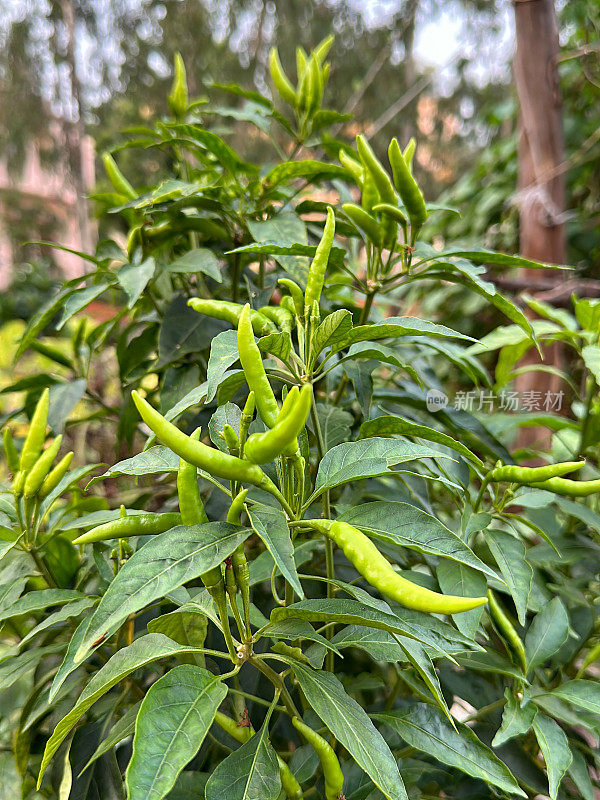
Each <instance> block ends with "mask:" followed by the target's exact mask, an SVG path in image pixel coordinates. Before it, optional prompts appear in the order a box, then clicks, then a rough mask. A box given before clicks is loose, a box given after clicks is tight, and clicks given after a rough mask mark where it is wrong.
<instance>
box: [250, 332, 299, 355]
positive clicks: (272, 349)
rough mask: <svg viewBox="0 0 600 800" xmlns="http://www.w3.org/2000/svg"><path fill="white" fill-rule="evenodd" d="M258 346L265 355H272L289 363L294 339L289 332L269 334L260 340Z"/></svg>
mask: <svg viewBox="0 0 600 800" xmlns="http://www.w3.org/2000/svg"><path fill="white" fill-rule="evenodd" d="M258 346H259V348H260V350H261V351H262V352H263V353H271V355H274V356H275V358H279V359H280V360H281V361H287V360H288V359H289V357H290V353H291V352H292V337H291V336H290V334H289V332H288V331H277V332H276V333H268V334H267V335H266V336H262V337H261V338H260V339H259V340H258Z"/></svg>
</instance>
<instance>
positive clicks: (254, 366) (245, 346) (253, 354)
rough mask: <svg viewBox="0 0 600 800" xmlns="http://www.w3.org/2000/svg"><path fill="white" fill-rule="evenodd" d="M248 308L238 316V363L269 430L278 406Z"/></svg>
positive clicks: (245, 307)
mask: <svg viewBox="0 0 600 800" xmlns="http://www.w3.org/2000/svg"><path fill="white" fill-rule="evenodd" d="M250 313H251V312H250V306H249V305H248V304H246V305H245V306H244V308H243V310H242V313H241V315H240V320H239V324H238V332H237V342H238V351H239V354H240V362H241V364H242V369H243V370H244V374H245V376H246V382H247V384H248V387H249V388H250V390H251V391H253V392H254V398H255V401H256V406H257V408H258V413H259V414H260V416H261V418H262V421H263V422H264V423H265V425H268V426H269V428H272V427H273V425H274V424H275V421H276V419H277V414H278V413H279V406H278V405H277V400H275V395H274V394H273V389H271V384H270V383H269V379H268V378H267V373H266V372H265V368H264V366H263V362H262V355H261V352H260V350H259V349H258V345H257V344H256V342H255V341H254V331H253V330H252V324H251V321H250Z"/></svg>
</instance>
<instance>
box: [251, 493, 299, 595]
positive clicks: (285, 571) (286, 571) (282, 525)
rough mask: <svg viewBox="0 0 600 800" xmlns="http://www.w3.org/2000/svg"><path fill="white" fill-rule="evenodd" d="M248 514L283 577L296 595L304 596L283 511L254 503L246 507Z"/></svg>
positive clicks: (255, 530)
mask: <svg viewBox="0 0 600 800" xmlns="http://www.w3.org/2000/svg"><path fill="white" fill-rule="evenodd" d="M248 516H249V517H250V524H251V525H252V528H253V530H254V532H255V533H256V534H258V536H260V538H261V539H262V541H263V542H264V544H265V547H266V548H267V550H268V551H269V553H270V554H271V556H272V557H273V560H274V562H275V563H276V564H277V566H278V567H279V570H280V572H281V574H282V575H283V577H284V578H285V579H286V580H287V581H288V582H289V583H290V584H291V586H292V587H293V589H294V591H295V592H296V594H297V595H298V597H300V598H302V597H304V592H303V590H302V584H301V583H300V579H299V578H298V573H297V572H296V564H295V562H294V545H293V544H292V539H291V536H290V530H289V528H288V525H287V519H286V516H285V514H284V513H283V511H280V510H279V509H278V508H273V506H266V505H263V504H262V503H256V504H255V505H253V506H251V507H250V508H249V509H248Z"/></svg>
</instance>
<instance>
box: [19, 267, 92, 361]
mask: <svg viewBox="0 0 600 800" xmlns="http://www.w3.org/2000/svg"><path fill="white" fill-rule="evenodd" d="M83 279H84V276H82V277H81V278H80V279H79V280H78V281H77V282H78V283H81V281H83ZM76 291H77V289H76V288H73V287H72V286H71V285H70V284H66V285H65V286H64V287H63V288H62V289H61V290H60V292H58V294H55V295H53V296H52V297H50V298H49V300H48V301H47V302H46V303H44V305H43V306H42V307H41V308H40V309H39V310H38V311H37V312H36V313H35V314H34V315H33V317H32V318H31V319H30V320H29V324H28V325H27V328H26V329H25V333H24V334H23V336H22V337H21V341H20V343H19V346H18V347H17V352H16V353H15V361H18V360H19V359H20V358H21V356H22V355H23V353H24V352H25V351H26V350H27V348H28V347H29V346H30V344H31V342H32V341H33V340H34V339H36V338H37V337H38V336H39V335H40V334H41V333H42V331H43V330H44V328H45V327H46V326H47V325H49V324H50V322H51V321H52V319H53V318H54V316H55V315H56V313H57V311H58V310H59V309H60V308H62V307H63V306H64V305H65V303H66V302H67V300H68V299H69V298H70V297H71V295H73V294H74V293H75V292H76Z"/></svg>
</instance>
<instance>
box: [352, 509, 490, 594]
mask: <svg viewBox="0 0 600 800" xmlns="http://www.w3.org/2000/svg"><path fill="white" fill-rule="evenodd" d="M341 519H342V520H343V521H344V522H349V523H350V524H351V525H354V526H355V527H357V528H360V529H361V530H363V531H366V532H367V533H369V534H370V535H372V536H374V537H376V538H377V539H382V540H384V541H388V542H394V544H397V545H399V546H400V547H410V548H411V549H412V550H416V551H417V552H419V553H428V554H430V555H434V556H439V557H441V558H449V559H451V560H452V561H457V562H460V563H462V564H467V565H468V566H470V567H473V568H474V569H476V570H479V571H480V572H484V573H485V574H486V575H490V576H491V577H496V576H495V573H494V571H493V570H491V569H490V568H489V567H488V566H487V565H486V564H484V563H483V561H481V560H480V559H479V558H478V557H477V556H476V555H475V553H474V552H473V551H472V550H471V548H470V547H469V546H468V545H466V544H465V543H464V542H463V540H462V539H459V537H458V536H457V535H456V534H455V533H453V532H452V531H451V530H450V529H449V528H447V527H446V526H445V525H442V523H441V522H440V521H439V520H437V519H436V518H435V517H432V516H431V515H430V514H427V513H426V512H425V511H422V510H421V509H420V508H417V507H416V506H412V505H410V504H409V503H399V502H396V501H393V500H378V501H375V502H372V503H363V504H362V505H360V506H356V508H353V509H351V510H350V511H347V512H346V513H345V514H343V515H342V516H341ZM476 596H479V595H476Z"/></svg>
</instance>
